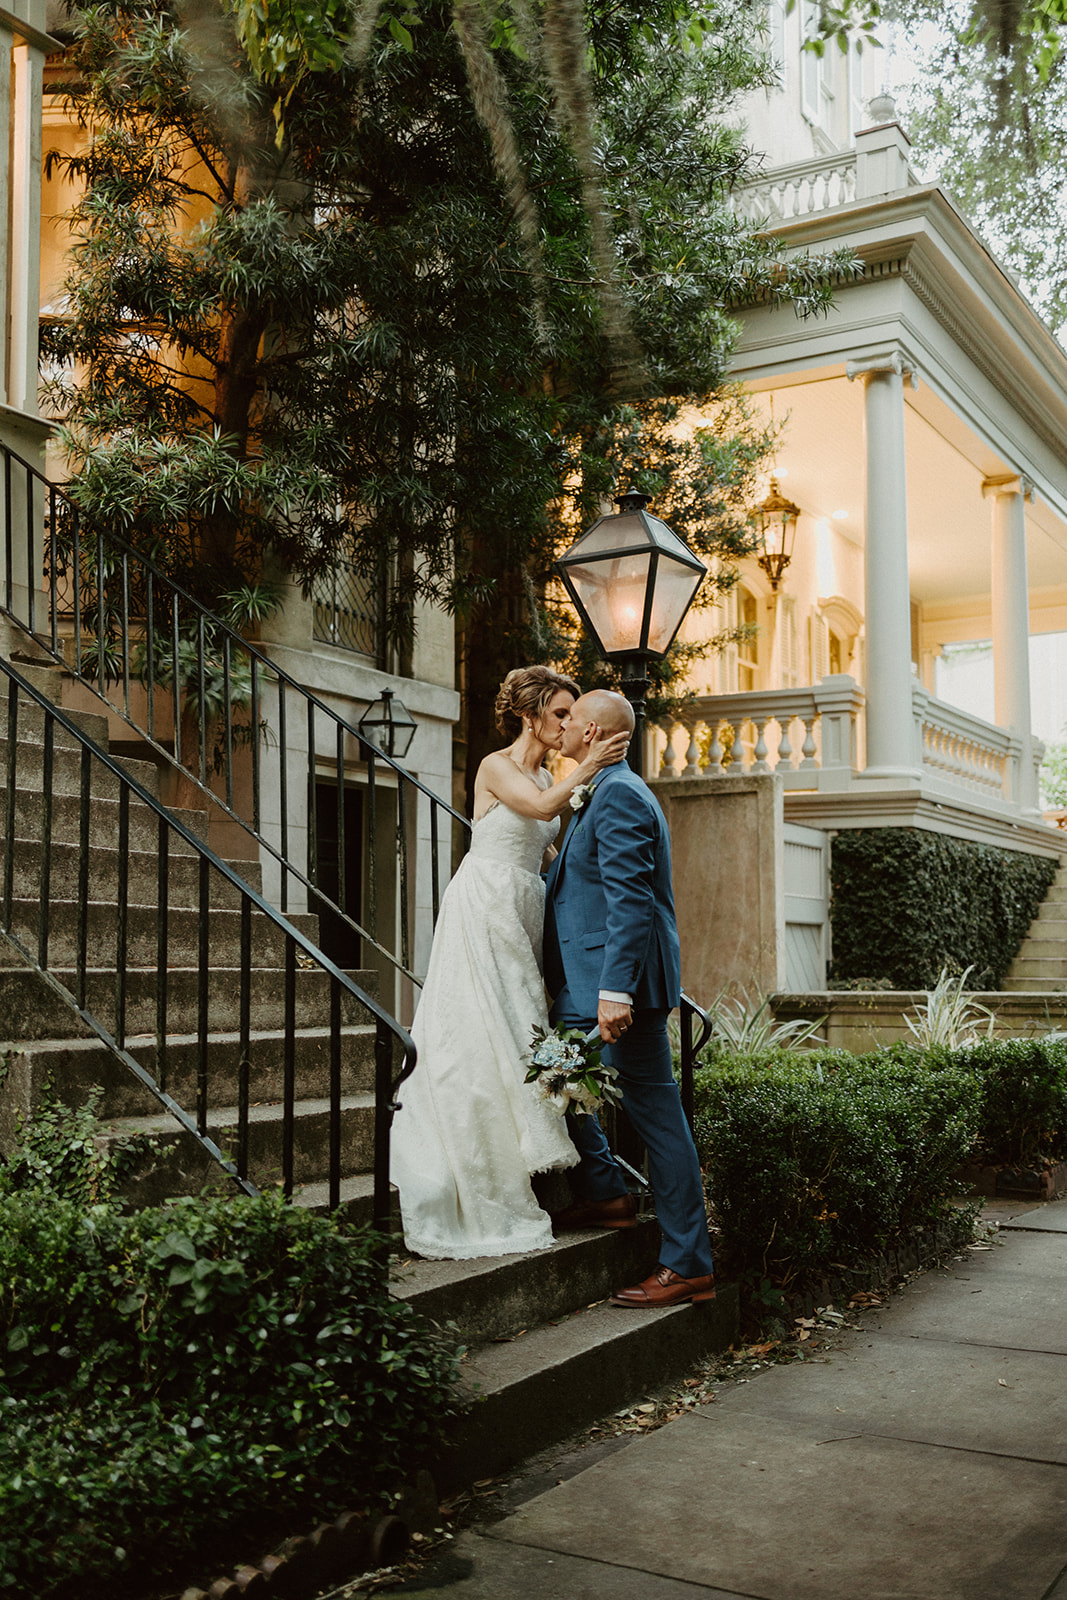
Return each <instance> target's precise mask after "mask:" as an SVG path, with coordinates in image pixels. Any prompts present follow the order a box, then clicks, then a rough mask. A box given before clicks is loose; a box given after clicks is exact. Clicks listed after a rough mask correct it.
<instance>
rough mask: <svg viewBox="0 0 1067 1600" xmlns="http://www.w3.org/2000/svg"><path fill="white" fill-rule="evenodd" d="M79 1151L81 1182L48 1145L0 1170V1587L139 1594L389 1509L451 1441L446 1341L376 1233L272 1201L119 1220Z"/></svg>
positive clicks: (20, 1591) (451, 1356)
mask: <svg viewBox="0 0 1067 1600" xmlns="http://www.w3.org/2000/svg"><path fill="white" fill-rule="evenodd" d="M87 1142H88V1145H89V1146H90V1148H89V1149H87V1150H86V1151H85V1156H86V1160H87V1162H89V1163H91V1164H95V1177H94V1181H93V1183H92V1185H90V1186H89V1188H88V1190H87V1189H86V1187H85V1186H81V1187H79V1186H78V1185H77V1184H75V1185H73V1187H72V1189H70V1190H68V1192H67V1193H63V1192H60V1189H59V1188H57V1187H51V1186H50V1178H51V1175H50V1174H49V1172H48V1171H47V1170H45V1169H46V1168H47V1167H48V1165H49V1163H48V1162H47V1161H46V1160H45V1159H44V1157H43V1156H42V1152H41V1148H40V1144H39V1143H38V1145H37V1148H36V1150H35V1153H34V1156H33V1158H32V1159H31V1160H27V1159H25V1158H21V1157H20V1158H16V1159H15V1160H14V1161H12V1162H10V1163H9V1164H8V1165H7V1166H6V1168H2V1169H0V1594H2V1593H8V1594H12V1595H20V1596H21V1595H27V1594H33V1595H35V1596H41V1597H60V1596H63V1597H66V1596H75V1595H77V1596H78V1600H90V1597H95V1596H103V1595H108V1596H114V1595H115V1594H117V1593H122V1594H123V1595H130V1596H133V1595H137V1594H139V1593H142V1592H144V1590H145V1588H146V1586H148V1585H150V1584H151V1583H152V1581H153V1580H156V1579H158V1578H159V1577H160V1576H162V1575H163V1574H168V1575H173V1574H175V1573H178V1574H181V1573H183V1572H184V1571H185V1570H186V1569H187V1568H189V1566H190V1561H192V1566H193V1567H195V1573H191V1575H192V1576H195V1575H197V1574H198V1575H200V1576H203V1574H204V1572H209V1571H210V1569H211V1561H212V1559H213V1557H214V1555H215V1554H216V1553H218V1554H220V1555H223V1556H224V1555H225V1554H226V1553H227V1552H232V1549H233V1545H234V1543H235V1542H236V1541H237V1540H238V1539H241V1540H252V1539H260V1540H262V1539H263V1538H264V1537H265V1539H266V1542H267V1543H268V1544H273V1543H276V1542H277V1537H278V1533H279V1528H281V1531H282V1532H285V1531H291V1530H292V1529H293V1528H294V1527H296V1528H297V1529H298V1528H299V1526H302V1524H303V1522H304V1521H308V1520H312V1519H314V1518H315V1517H318V1516H323V1515H328V1514H336V1513H337V1512H338V1511H341V1510H343V1509H348V1508H351V1507H353V1506H359V1505H360V1504H361V1503H362V1504H365V1505H368V1506H370V1505H373V1504H374V1503H376V1502H377V1501H380V1500H383V1499H384V1498H385V1497H386V1496H387V1495H388V1494H389V1493H390V1492H391V1491H392V1490H394V1489H395V1488H396V1487H397V1486H398V1485H399V1483H400V1482H401V1481H402V1479H404V1478H406V1477H407V1476H409V1475H410V1473H411V1472H412V1471H413V1470H414V1469H415V1468H416V1467H417V1466H418V1465H419V1464H420V1463H421V1462H423V1461H424V1460H425V1459H426V1458H427V1456H428V1455H429V1454H430V1452H432V1451H433V1449H434V1448H435V1446H436V1445H437V1444H438V1442H439V1440H440V1438H441V1435H442V1429H443V1425H444V1423H445V1420H446V1418H447V1417H448V1415H449V1412H450V1408H451V1407H452V1405H453V1404H454V1400H453V1389H452V1383H453V1379H454V1370H455V1348H454V1346H452V1345H450V1344H449V1341H448V1340H447V1339H446V1338H445V1337H444V1336H443V1335H441V1333H440V1332H439V1331H438V1330H436V1329H434V1328H433V1327H431V1326H429V1325H427V1324H426V1323H425V1322H424V1321H423V1320H421V1319H420V1318H419V1317H418V1316H417V1315H416V1314H415V1313H414V1312H412V1310H411V1309H410V1308H409V1307H408V1306H407V1305H406V1304H404V1303H403V1302H402V1301H397V1300H394V1299H392V1298H391V1297H390V1296H389V1294H388V1292H387V1290H386V1288H385V1286H384V1285H383V1284H382V1282H381V1278H380V1275H379V1271H378V1267H377V1265H376V1263H375V1260H374V1256H373V1251H374V1245H375V1239H374V1237H373V1236H372V1235H369V1234H368V1233H366V1232H365V1231H362V1230H356V1229H353V1228H350V1227H346V1226H345V1225H344V1224H343V1223H340V1222H337V1221H334V1220H332V1219H330V1218H326V1217H319V1216H315V1215H312V1214H311V1213H309V1212H306V1211H303V1210H300V1209H298V1208H296V1207H293V1206H288V1205H285V1204H283V1203H282V1201H281V1200H280V1198H279V1197H277V1196H275V1195H265V1196H263V1197H262V1198H260V1199H246V1198H232V1199H231V1198H225V1199H212V1200H199V1199H195V1200H194V1199H188V1200H182V1201H179V1202H177V1203H176V1204H174V1205H172V1206H169V1207H167V1208H165V1209H160V1210H148V1211H143V1212H138V1213H133V1214H127V1213H125V1212H124V1211H123V1209H122V1208H121V1206H120V1205H118V1204H117V1203H116V1202H115V1201H114V1199H113V1198H111V1197H109V1196H108V1195H107V1194H106V1184H105V1183H103V1182H102V1179H101V1174H100V1171H99V1161H98V1159H97V1157H98V1153H99V1147H98V1145H94V1144H93V1141H92V1140H91V1139H90V1140H88V1141H87ZM67 1165H68V1167H69V1161H68V1162H67ZM58 1170H60V1172H61V1171H62V1164H60V1167H59V1169H58ZM66 1176H67V1177H68V1178H69V1176H70V1174H69V1171H68V1172H67V1174H66ZM63 1187H66V1184H65V1183H64V1185H63ZM287 1518H289V1519H292V1520H291V1522H290V1523H289V1526H288V1528H287V1527H286V1522H285V1519H287ZM178 1587H181V1584H180V1583H179V1585H178Z"/></svg>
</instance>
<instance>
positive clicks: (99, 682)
mask: <svg viewBox="0 0 1067 1600" xmlns="http://www.w3.org/2000/svg"><path fill="white" fill-rule="evenodd" d="M106 650H107V637H106V634H105V629H104V535H103V531H102V530H101V531H99V532H98V533H97V535H96V687H97V689H98V691H99V693H100V696H101V698H103V695H104V690H105V689H106V687H107V672H106V670H105V663H104V655H105V653H106Z"/></svg>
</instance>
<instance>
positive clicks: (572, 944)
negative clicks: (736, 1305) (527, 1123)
mask: <svg viewBox="0 0 1067 1600" xmlns="http://www.w3.org/2000/svg"><path fill="white" fill-rule="evenodd" d="M544 960H545V983H546V985H547V987H548V991H549V993H550V994H551V995H553V996H554V1003H553V1007H552V1017H553V1020H554V1021H557V1022H567V1023H574V1024H581V1025H582V1026H583V1027H585V1028H586V1029H589V1028H591V1027H592V1025H593V1023H594V1022H595V1020H596V1014H597V1004H598V1000H599V993H600V990H601V989H609V990H615V991H617V992H619V993H623V994H629V995H632V997H633V1023H632V1026H631V1027H630V1029H629V1030H628V1031H627V1032H626V1033H624V1034H623V1036H622V1038H621V1039H620V1040H619V1041H618V1043H616V1044H614V1045H611V1046H609V1047H607V1048H606V1049H605V1051H604V1059H605V1060H606V1061H608V1062H609V1063H610V1064H611V1065H612V1066H613V1067H615V1068H616V1069H617V1071H618V1074H619V1084H620V1087H621V1088H622V1091H623V1102H622V1103H623V1106H624V1108H625V1110H626V1113H627V1115H628V1116H629V1118H630V1121H631V1122H632V1124H633V1126H634V1128H635V1129H636V1131H637V1133H638V1135H639V1136H640V1138H641V1139H642V1140H643V1141H644V1144H645V1147H646V1149H647V1151H648V1163H649V1175H650V1177H651V1180H652V1187H653V1190H654V1192H655V1196H656V1215H657V1217H658V1219H659V1224H660V1229H661V1231H662V1234H663V1246H662V1250H661V1252H660V1262H661V1264H662V1265H663V1266H665V1267H670V1268H671V1270H672V1271H673V1272H677V1273H678V1275H679V1276H680V1277H683V1278H694V1277H699V1276H701V1275H702V1274H704V1273H709V1272H711V1270H712V1265H711V1247H710V1244H709V1242H708V1226H707V1217H706V1215H705V1211H704V1193H703V1187H702V1185H701V1179H700V1164H699V1161H698V1159H697V1153H696V1149H695V1147H694V1145H693V1140H692V1136H691V1134H690V1132H689V1127H688V1124H687V1123H686V1120H685V1114H684V1113H683V1111H682V1104H681V1099H680V1096H679V1093H678V1087H677V1084H676V1083H675V1081H674V1075H673V1073H672V1071H671V1052H670V1044H669V1042H668V1039H667V1016H668V1013H669V1012H670V1011H671V1010H672V1009H673V1008H674V1007H675V1006H676V1005H678V1003H679V999H680V991H681V977H680V966H681V964H680V955H679V946H678V928H677V924H676V922H675V916H674V894H673V891H672V888H671V849H670V835H669V833H668V830H667V823H666V820H665V818H664V816H663V812H662V811H661V810H660V808H659V805H658V803H657V801H656V799H655V797H654V796H653V794H652V791H651V790H650V789H649V787H648V785H647V784H645V783H644V782H643V781H642V780H641V779H640V778H638V777H637V776H636V775H635V774H634V773H633V772H631V770H630V768H629V767H628V766H626V765H625V764H622V763H620V764H619V765H618V766H614V767H607V768H606V769H605V770H604V771H603V772H601V773H599V774H598V775H597V777H596V779H595V780H594V783H593V793H592V795H591V797H590V798H589V800H588V801H587V802H586V804H585V806H584V807H583V808H582V810H581V811H580V812H579V813H578V815H577V817H576V818H575V820H574V821H573V822H572V823H571V826H570V828H569V829H568V830H567V834H566V837H565V838H564V841H563V846H562V848H561V850H560V852H559V854H558V855H557V857H556V859H555V860H554V861H553V863H552V865H551V867H550V869H549V873H548V879H547V895H546V904H545V946H544ZM570 1131H571V1137H572V1138H573V1140H574V1142H575V1144H576V1146H577V1148H578V1150H579V1153H580V1155H581V1162H580V1164H579V1166H578V1167H577V1168H576V1169H575V1176H576V1179H577V1183H578V1186H579V1189H580V1190H581V1194H582V1198H583V1199H589V1200H608V1199H611V1198H613V1197H614V1196H616V1195H621V1194H624V1193H625V1192H626V1184H625V1181H624V1179H623V1176H622V1171H621V1169H620V1168H619V1166H618V1164H617V1162H616V1161H615V1160H614V1158H613V1157H612V1155H611V1152H610V1150H609V1148H608V1143H607V1140H606V1139H605V1138H604V1133H603V1129H602V1128H601V1126H600V1124H599V1122H598V1121H597V1119H596V1118H595V1117H573V1118H571V1120H570Z"/></svg>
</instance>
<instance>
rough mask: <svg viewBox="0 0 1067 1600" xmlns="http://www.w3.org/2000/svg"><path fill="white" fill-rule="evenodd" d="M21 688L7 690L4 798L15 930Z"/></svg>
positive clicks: (7, 903)
mask: <svg viewBox="0 0 1067 1600" xmlns="http://www.w3.org/2000/svg"><path fill="white" fill-rule="evenodd" d="M18 750H19V688H18V684H17V683H16V682H15V680H14V678H12V679H11V680H10V681H9V683H8V686H7V793H6V794H5V796H4V801H5V804H4V927H5V928H10V927H11V911H12V903H13V901H14V895H15V887H14V886H15V784H16V782H17V781H18Z"/></svg>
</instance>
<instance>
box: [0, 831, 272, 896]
mask: <svg viewBox="0 0 1067 1600" xmlns="http://www.w3.org/2000/svg"><path fill="white" fill-rule="evenodd" d="M42 854H43V852H42V849H41V844H40V841H39V839H38V840H26V841H23V840H18V841H16V847H15V860H14V893H15V894H16V895H17V896H18V897H19V898H20V899H32V900H36V899H37V898H38V897H39V895H40V884H41V857H42ZM4 857H5V851H4V841H3V839H2V838H0V873H2V872H3V866H4ZM78 857H79V850H78V846H77V845H76V844H64V843H62V842H56V843H53V845H52V861H51V880H50V892H51V895H52V896H53V897H54V898H55V899H58V900H76V898H77V894H78ZM118 859H119V858H118V851H117V850H114V849H108V848H106V847H104V846H103V845H97V846H96V847H95V848H94V849H92V850H91V851H90V852H89V895H90V897H91V898H92V899H93V900H111V901H114V897H115V884H116V883H117V881H118ZM230 864H231V865H232V867H233V870H234V871H235V872H236V873H237V875H238V877H240V878H241V879H242V880H243V881H244V882H245V883H246V884H248V886H249V888H250V889H254V890H255V892H256V893H257V894H258V893H260V891H261V887H262V882H263V874H262V869H261V867H260V865H259V862H258V861H234V862H232V863H230ZM199 881H200V862H199V858H198V857H197V856H195V855H181V854H178V855H175V856H174V857H172V858H171V859H170V861H169V863H168V871H167V887H168V898H169V902H170V904H171V905H172V906H196V905H198V904H199V898H200V891H199ZM158 885H159V865H158V857H157V853H156V850H155V847H154V845H153V848H152V849H151V850H135V849H131V851H130V855H129V896H130V901H131V903H132V904H136V905H145V906H152V905H155V904H156V895H157V890H158ZM211 900H212V904H217V905H219V906H224V907H229V908H234V907H237V908H239V907H240V904H241V896H240V891H239V890H238V889H236V888H235V887H233V886H232V885H231V884H230V883H229V881H228V880H227V879H225V878H223V877H222V876H221V875H220V874H219V873H217V872H212V873H211Z"/></svg>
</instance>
